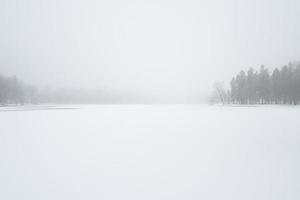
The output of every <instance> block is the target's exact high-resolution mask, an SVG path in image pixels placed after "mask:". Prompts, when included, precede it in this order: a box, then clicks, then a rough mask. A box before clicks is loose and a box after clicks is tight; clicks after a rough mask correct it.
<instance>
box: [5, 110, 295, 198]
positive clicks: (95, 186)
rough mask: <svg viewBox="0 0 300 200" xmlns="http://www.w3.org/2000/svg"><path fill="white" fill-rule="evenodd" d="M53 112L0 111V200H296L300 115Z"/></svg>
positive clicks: (276, 112)
mask: <svg viewBox="0 0 300 200" xmlns="http://www.w3.org/2000/svg"><path fill="white" fill-rule="evenodd" d="M51 108H52V109H49V107H39V109H36V108H32V109H30V108H28V109H20V108H16V109H7V108H0V111H5V112H0V199H1V200H67V199H68V200H94V199H95V200H96V199H97V200H150V199H151V200H200V199H203V200H204V199H205V200H299V199H300V107H292V106H290V107H289V106H277V107H276V106H258V107H229V106H228V107H222V106H203V105H99V106H78V105H77V106H76V105H75V106H66V107H62V106H60V107H57V108H60V109H53V108H55V107H51ZM63 108H69V109H63ZM70 108H79V109H70ZM11 111H13V112H11Z"/></svg>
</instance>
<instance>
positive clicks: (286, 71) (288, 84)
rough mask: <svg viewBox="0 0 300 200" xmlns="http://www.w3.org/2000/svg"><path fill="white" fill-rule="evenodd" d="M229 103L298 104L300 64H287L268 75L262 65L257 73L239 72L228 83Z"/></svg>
mask: <svg viewBox="0 0 300 200" xmlns="http://www.w3.org/2000/svg"><path fill="white" fill-rule="evenodd" d="M230 86H231V90H230V96H231V103H238V104H295V105H297V104H298V103H299V102H300V62H296V63H289V64H288V65H286V66H283V67H282V68H281V70H279V69H278V68H275V69H274V70H273V72H272V73H271V74H270V73H269V70H268V69H266V68H265V67H264V66H263V65H262V66H261V67H260V70H259V71H255V70H254V69H253V68H250V69H249V70H248V71H247V74H246V73H245V72H244V71H241V72H240V73H239V74H238V75H237V76H236V77H233V78H232V80H231V82H230Z"/></svg>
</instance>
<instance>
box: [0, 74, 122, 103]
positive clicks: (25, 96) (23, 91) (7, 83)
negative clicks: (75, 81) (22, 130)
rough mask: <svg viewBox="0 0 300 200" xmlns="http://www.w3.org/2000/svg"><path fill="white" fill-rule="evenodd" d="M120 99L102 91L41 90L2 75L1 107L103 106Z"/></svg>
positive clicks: (0, 76) (0, 83) (13, 77)
mask: <svg viewBox="0 0 300 200" xmlns="http://www.w3.org/2000/svg"><path fill="white" fill-rule="evenodd" d="M118 100H120V98H118V97H117V96H116V95H113V94H111V93H108V92H106V91H104V90H100V89H92V90H88V89H68V88H60V89H53V88H51V87H46V88H43V89H40V88H38V87H35V86H31V85H28V84H25V83H24V82H22V81H20V80H18V79H17V77H16V76H12V77H8V76H3V75H0V106H7V105H23V104H40V103H50V104H51V103H55V104H100V103H101V104H102V103H116V102H117V101H118Z"/></svg>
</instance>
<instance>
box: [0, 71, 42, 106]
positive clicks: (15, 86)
mask: <svg viewBox="0 0 300 200" xmlns="http://www.w3.org/2000/svg"><path fill="white" fill-rule="evenodd" d="M36 102H37V89H36V88H35V87H34V86H29V85H26V84H24V83H23V82H21V81H19V80H18V79H17V77H16V76H13V77H7V76H3V75H0V105H2V106H4V105H9V104H21V105H22V104H25V103H36Z"/></svg>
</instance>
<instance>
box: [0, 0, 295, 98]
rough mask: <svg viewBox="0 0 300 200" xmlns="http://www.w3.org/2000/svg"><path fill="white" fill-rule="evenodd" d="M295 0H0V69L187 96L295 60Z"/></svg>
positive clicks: (57, 81) (66, 83)
mask: <svg viewBox="0 0 300 200" xmlns="http://www.w3.org/2000/svg"><path fill="white" fill-rule="evenodd" d="M299 19H300V1H299V0H226V1H225V0H224V1H221V0H219V1H217V0H204V1H200V0H181V1H178V0H148V1H141V0H136V1H134V0H126V1H125V0H107V1H100V0H81V1H79V0H51V1H49V0H0V73H3V74H7V75H12V74H16V75H17V76H18V77H19V78H20V79H22V80H24V81H26V82H29V83H34V84H37V85H53V86H62V87H83V88H94V87H101V88H106V89H107V90H113V91H122V92H123V93H127V92H128V93H129V94H131V95H136V96H139V97H144V98H145V99H148V100H150V101H153V102H196V101H199V99H200V98H201V97H203V96H205V95H208V94H209V93H210V90H211V86H212V83H213V82H214V81H215V80H221V81H225V82H228V81H229V80H230V79H231V77H232V76H233V75H234V74H236V73H238V72H239V71H240V70H241V69H247V68H248V67H250V66H252V67H256V68H258V67H259V66H260V65H261V64H265V65H266V66H267V67H270V68H273V67H280V66H282V65H284V64H285V63H287V62H289V61H295V60H299V59H300V26H299V25H300V20H299Z"/></svg>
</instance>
